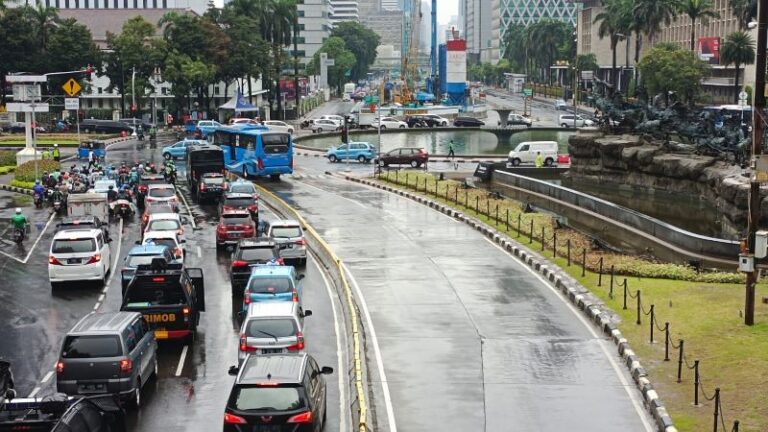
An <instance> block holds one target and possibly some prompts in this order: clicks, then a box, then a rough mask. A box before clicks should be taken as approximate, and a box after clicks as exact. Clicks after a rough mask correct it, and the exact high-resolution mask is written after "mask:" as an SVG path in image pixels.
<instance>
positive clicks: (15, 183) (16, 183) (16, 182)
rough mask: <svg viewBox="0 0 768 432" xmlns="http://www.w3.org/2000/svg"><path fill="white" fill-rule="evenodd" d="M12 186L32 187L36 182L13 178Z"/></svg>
mask: <svg viewBox="0 0 768 432" xmlns="http://www.w3.org/2000/svg"><path fill="white" fill-rule="evenodd" d="M11 186H16V187H20V188H24V189H32V188H33V187H34V186H35V182H27V181H21V180H16V179H13V180H11Z"/></svg>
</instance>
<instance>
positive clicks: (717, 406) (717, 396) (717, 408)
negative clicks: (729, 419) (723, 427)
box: [713, 387, 726, 432]
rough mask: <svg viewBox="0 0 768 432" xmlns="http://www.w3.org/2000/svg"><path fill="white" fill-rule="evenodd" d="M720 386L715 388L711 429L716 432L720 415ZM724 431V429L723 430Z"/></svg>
mask: <svg viewBox="0 0 768 432" xmlns="http://www.w3.org/2000/svg"><path fill="white" fill-rule="evenodd" d="M719 414H720V387H716V388H715V426H714V429H713V431H714V432H717V420H718V418H719V417H720V415H719ZM723 432H726V431H723Z"/></svg>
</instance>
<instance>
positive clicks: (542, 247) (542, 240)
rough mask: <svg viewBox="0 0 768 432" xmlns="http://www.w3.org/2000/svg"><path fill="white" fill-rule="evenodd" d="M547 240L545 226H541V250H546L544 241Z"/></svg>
mask: <svg viewBox="0 0 768 432" xmlns="http://www.w3.org/2000/svg"><path fill="white" fill-rule="evenodd" d="M546 241H547V240H546V239H545V238H544V227H541V251H542V252H544V243H545V242H546Z"/></svg>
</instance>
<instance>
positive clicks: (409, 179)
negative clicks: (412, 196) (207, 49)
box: [387, 172, 411, 189]
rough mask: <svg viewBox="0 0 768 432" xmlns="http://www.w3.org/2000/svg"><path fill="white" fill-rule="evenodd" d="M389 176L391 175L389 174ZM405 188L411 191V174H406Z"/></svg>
mask: <svg viewBox="0 0 768 432" xmlns="http://www.w3.org/2000/svg"><path fill="white" fill-rule="evenodd" d="M387 174H389V173H387ZM405 188H406V189H410V188H411V173H408V172H407V173H405Z"/></svg>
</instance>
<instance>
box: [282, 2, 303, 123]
mask: <svg viewBox="0 0 768 432" xmlns="http://www.w3.org/2000/svg"><path fill="white" fill-rule="evenodd" d="M293 91H294V92H295V93H294V96H295V97H296V109H295V111H296V120H298V119H299V103H300V102H301V92H300V91H299V13H298V9H297V10H296V14H295V15H294V17H293ZM283 112H285V111H283ZM283 120H285V114H283Z"/></svg>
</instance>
